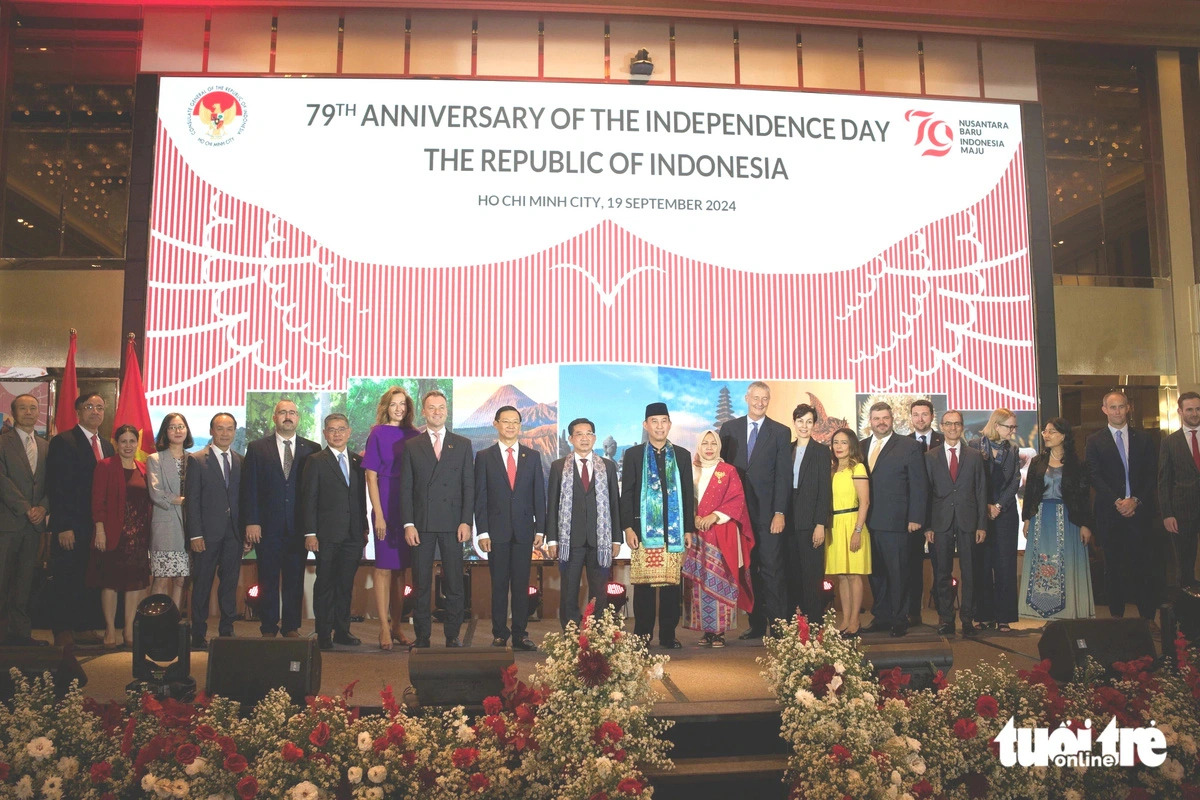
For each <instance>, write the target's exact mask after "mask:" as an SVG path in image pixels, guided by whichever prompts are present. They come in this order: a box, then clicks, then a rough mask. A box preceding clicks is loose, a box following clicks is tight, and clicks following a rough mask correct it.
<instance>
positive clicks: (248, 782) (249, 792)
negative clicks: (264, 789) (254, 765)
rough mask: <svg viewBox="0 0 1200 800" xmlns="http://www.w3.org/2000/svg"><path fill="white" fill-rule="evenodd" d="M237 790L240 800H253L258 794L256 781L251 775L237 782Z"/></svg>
mask: <svg viewBox="0 0 1200 800" xmlns="http://www.w3.org/2000/svg"><path fill="white" fill-rule="evenodd" d="M237 790H238V797H240V798H242V800H253V798H254V797H255V795H257V794H258V780H257V779H256V778H255V777H254V776H253V775H247V776H246V777H244V778H242V779H241V780H240V781H238V782H237Z"/></svg>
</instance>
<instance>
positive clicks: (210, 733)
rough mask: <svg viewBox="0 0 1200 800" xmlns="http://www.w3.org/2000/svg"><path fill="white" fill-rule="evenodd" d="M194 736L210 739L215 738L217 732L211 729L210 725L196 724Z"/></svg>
mask: <svg viewBox="0 0 1200 800" xmlns="http://www.w3.org/2000/svg"><path fill="white" fill-rule="evenodd" d="M196 738H197V739H204V740H206V741H212V740H213V739H215V738H217V732H216V731H215V730H213V727H212V726H211V725H197V726H196Z"/></svg>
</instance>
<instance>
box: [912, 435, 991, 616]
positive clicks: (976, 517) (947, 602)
mask: <svg viewBox="0 0 1200 800" xmlns="http://www.w3.org/2000/svg"><path fill="white" fill-rule="evenodd" d="M942 430H943V431H944V432H945V437H944V444H943V446H942V447H938V448H936V449H933V450H930V451H929V452H928V453H926V454H925V469H926V471H927V472H928V474H929V522H928V524H927V526H926V528H925V541H926V542H928V543H929V546H930V547H931V548H932V549H933V550H934V551H935V552H937V562H936V563H937V565H938V567H937V572H935V573H934V576H933V585H934V587H936V589H937V606H938V618H939V620H940V622H941V624H940V625H939V626H938V629H937V630H938V633H939V634H940V635H942V636H953V635H954V589H953V588H952V587H951V578H952V575H953V573H954V553H955V551H956V550H957V552H958V571H959V575H960V576H961V582H960V585H961V587H962V600H961V602H960V603H959V618H960V619H961V620H962V634H963V636H967V637H973V636H978V635H979V629H978V628H976V627H975V623H974V619H975V617H974V614H975V552H976V551H975V546H976V545H979V544H983V541H984V539H985V538H987V471H986V470H985V469H984V463H983V456H981V455H980V454H979V451H978V450H975V449H973V448H970V447H964V446H963V443H962V434H963V415H962V413H961V412H959V411H947V412H946V413H944V414H942Z"/></svg>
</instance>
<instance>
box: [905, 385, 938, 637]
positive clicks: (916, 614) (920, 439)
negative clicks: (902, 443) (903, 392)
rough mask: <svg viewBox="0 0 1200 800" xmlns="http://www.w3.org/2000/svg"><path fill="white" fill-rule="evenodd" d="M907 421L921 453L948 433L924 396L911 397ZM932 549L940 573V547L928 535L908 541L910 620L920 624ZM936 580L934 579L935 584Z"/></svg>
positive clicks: (932, 559) (936, 446)
mask: <svg viewBox="0 0 1200 800" xmlns="http://www.w3.org/2000/svg"><path fill="white" fill-rule="evenodd" d="M908 421H909V425H910V427H911V428H912V433H910V434H909V436H910V437H911V438H913V439H915V440H916V442H917V444H918V445H920V446H921V452H922V453H928V452H929V451H930V450H937V449H938V448H939V447H941V446H942V445H943V444H944V442H945V437H944V436H942V434H941V433H940V432H938V431H935V430H934V429H933V403H932V402H931V401H929V400H927V399H925V398H924V397H920V398H917V399H916V400H914V401H912V404H910V405H909V407H908ZM927 550H928V552H929V561H930V565H931V566H932V567H933V574H934V575H937V549H936V548H934V547H926V544H925V539H924V537H921V536H913V537H912V539H911V541H910V542H909V554H908V558H909V564H908V567H909V578H908V580H909V585H910V586H912V587H913V590H912V591H911V592H910V593H909V596H908V624H909V625H910V626H912V625H921V624H923V622H924V621H923V620H922V619H921V608H922V607H923V606H924V604H925V553H926V551H927ZM936 586H937V583H936V581H935V583H934V587H935V588H936Z"/></svg>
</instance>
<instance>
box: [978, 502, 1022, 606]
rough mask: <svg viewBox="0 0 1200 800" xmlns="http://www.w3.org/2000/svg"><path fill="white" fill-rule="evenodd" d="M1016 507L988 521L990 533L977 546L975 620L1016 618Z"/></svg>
mask: <svg viewBox="0 0 1200 800" xmlns="http://www.w3.org/2000/svg"><path fill="white" fill-rule="evenodd" d="M1019 526H1020V515H1019V514H1018V512H1017V507H1016V506H1015V505H1014V506H1013V507H1012V508H1006V509H1005V510H1004V511H1001V512H1000V516H998V517H996V518H995V519H993V520H990V521H989V522H988V535H987V539H985V540H984V542H983V544H982V545H977V546H976V548H975V549H976V556H977V557H976V559H975V619H977V620H979V621H980V622H999V623H1009V622H1016V621H1017V529H1018V527H1019Z"/></svg>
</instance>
